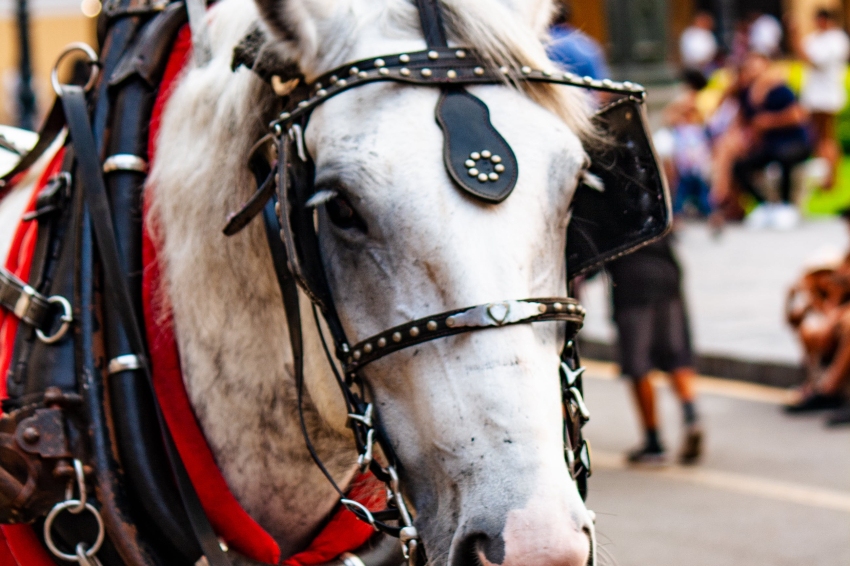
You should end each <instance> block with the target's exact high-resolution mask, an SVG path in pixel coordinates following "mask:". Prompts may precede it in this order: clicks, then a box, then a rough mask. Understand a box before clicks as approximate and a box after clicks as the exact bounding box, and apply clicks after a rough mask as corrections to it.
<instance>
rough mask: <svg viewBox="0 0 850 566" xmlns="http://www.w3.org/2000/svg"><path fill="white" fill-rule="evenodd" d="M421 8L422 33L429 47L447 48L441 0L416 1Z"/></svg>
mask: <svg viewBox="0 0 850 566" xmlns="http://www.w3.org/2000/svg"><path fill="white" fill-rule="evenodd" d="M416 5H417V6H418V8H419V21H420V22H421V23H422V33H423V34H424V35H425V41H426V42H427V43H428V47H446V46H447V45H448V44H449V42H448V39H447V38H446V28H445V25H444V22H443V12H442V9H441V8H440V0H416Z"/></svg>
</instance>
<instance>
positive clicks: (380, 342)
mask: <svg viewBox="0 0 850 566" xmlns="http://www.w3.org/2000/svg"><path fill="white" fill-rule="evenodd" d="M386 345H387V339H386V338H378V348H383V347H384V346H386Z"/></svg>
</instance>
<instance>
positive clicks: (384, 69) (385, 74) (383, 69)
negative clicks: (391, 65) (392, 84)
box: [378, 67, 390, 77]
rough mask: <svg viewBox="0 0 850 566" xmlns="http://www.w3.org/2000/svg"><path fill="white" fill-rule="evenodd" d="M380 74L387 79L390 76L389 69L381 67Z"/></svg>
mask: <svg viewBox="0 0 850 566" xmlns="http://www.w3.org/2000/svg"><path fill="white" fill-rule="evenodd" d="M378 74H380V75H382V76H384V77H386V76H387V75H389V74H390V70H389V69H387V68H386V67H381V68H380V69H378Z"/></svg>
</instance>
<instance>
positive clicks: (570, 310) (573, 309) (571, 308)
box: [567, 304, 576, 313]
mask: <svg viewBox="0 0 850 566" xmlns="http://www.w3.org/2000/svg"><path fill="white" fill-rule="evenodd" d="M567 312H568V313H574V312H576V306H575V305H573V304H569V305H567Z"/></svg>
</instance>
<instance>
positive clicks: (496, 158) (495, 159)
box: [490, 155, 502, 164]
mask: <svg viewBox="0 0 850 566" xmlns="http://www.w3.org/2000/svg"><path fill="white" fill-rule="evenodd" d="M490 161H492V162H493V163H497V164H498V163H501V162H502V157H501V156H500V155H494V156H493V157H491V158H490Z"/></svg>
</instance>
